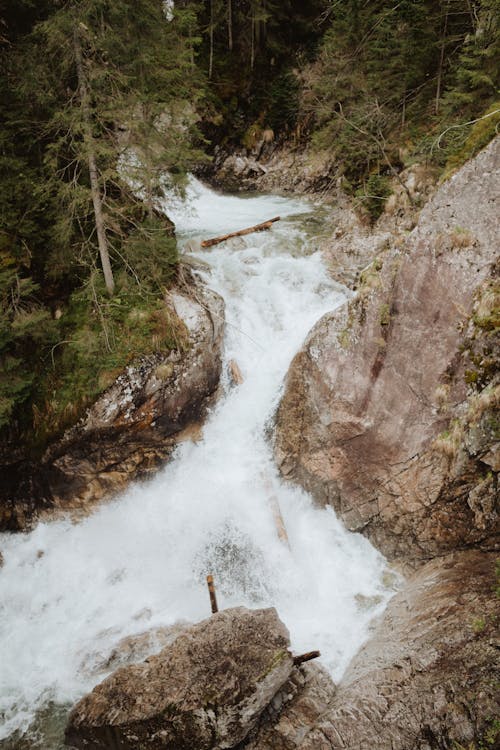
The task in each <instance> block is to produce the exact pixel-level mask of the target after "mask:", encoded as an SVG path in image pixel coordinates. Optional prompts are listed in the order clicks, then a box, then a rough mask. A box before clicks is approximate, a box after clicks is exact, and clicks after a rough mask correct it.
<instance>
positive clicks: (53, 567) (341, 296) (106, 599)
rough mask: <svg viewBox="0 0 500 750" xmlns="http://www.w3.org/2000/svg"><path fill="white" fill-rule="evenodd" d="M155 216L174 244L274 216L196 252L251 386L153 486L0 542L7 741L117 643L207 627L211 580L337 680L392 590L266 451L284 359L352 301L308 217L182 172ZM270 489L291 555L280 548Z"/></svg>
mask: <svg viewBox="0 0 500 750" xmlns="http://www.w3.org/2000/svg"><path fill="white" fill-rule="evenodd" d="M165 210H166V211H167V213H168V215H169V216H170V217H171V218H172V219H173V220H174V221H175V223H176V225H177V230H178V235H179V237H180V241H181V243H182V242H186V241H187V240H189V239H190V238H192V237H194V236H195V235H196V236H198V237H209V236H213V235H216V234H220V233H224V232H226V231H231V230H233V229H239V228H242V227H245V226H249V225H252V224H256V223H258V222H259V221H263V220H265V219H268V218H270V217H271V216H274V215H276V214H281V216H282V217H283V218H282V221H280V222H278V223H276V224H275V225H274V226H273V229H272V230H271V231H269V232H265V233H260V234H254V235H249V236H247V237H245V238H244V239H237V240H233V241H231V242H228V243H224V244H221V245H219V246H216V247H214V248H212V249H211V250H209V251H199V253H198V255H199V257H200V258H202V259H204V260H205V261H206V262H207V263H208V268H207V269H206V270H204V271H203V272H200V273H202V275H203V277H204V280H205V281H206V283H207V284H208V285H209V286H211V287H212V288H213V289H214V290H215V291H217V292H218V293H219V294H221V295H222V296H223V297H224V299H225V301H226V314H227V337H226V344H225V358H226V360H227V361H229V360H231V359H235V360H236V361H237V363H238V365H239V367H240V369H241V371H242V373H243V376H244V382H243V384H242V385H239V386H236V387H235V386H232V385H231V384H230V382H229V378H228V377H227V375H224V377H223V383H222V395H221V397H220V398H219V400H218V402H217V403H216V405H215V406H214V407H213V408H212V411H211V413H210V415H209V418H208V420H207V422H206V425H205V427H204V429H203V438H202V439H201V440H200V441H199V442H197V443H194V442H187V443H183V444H181V445H179V447H178V448H177V450H176V454H175V457H174V459H173V461H171V462H170V463H169V464H168V465H167V466H166V467H165V468H164V469H163V470H162V471H160V472H159V473H158V474H157V475H156V476H155V477H154V479H152V480H150V481H148V482H144V483H136V484H134V485H133V486H131V487H130V489H129V490H128V491H127V492H125V493H124V494H123V495H121V496H120V497H118V498H116V499H115V500H113V501H112V502H109V503H106V504H103V505H101V506H100V507H98V508H97V509H95V510H94V511H93V512H92V513H91V515H89V516H88V517H87V518H85V519H83V520H79V522H78V523H76V522H72V521H71V520H70V519H66V520H57V521H53V522H50V523H49V522H44V523H40V524H38V525H37V527H36V528H35V529H34V530H33V531H32V532H31V533H29V534H23V535H7V534H4V535H0V550H1V551H2V553H3V555H4V560H5V563H4V567H3V568H2V569H0V602H1V604H0V739H2V738H5V737H8V736H9V735H10V734H11V733H13V732H14V731H16V730H18V731H24V730H26V729H27V728H28V727H29V726H30V724H31V723H32V722H33V720H34V718H35V715H36V714H37V712H40V711H42V710H43V709H44V708H45V707H47V706H48V705H49V704H50V705H54V704H55V705H59V704H61V705H64V706H66V705H68V704H70V703H72V702H74V701H75V700H77V699H78V698H79V697H80V696H82V695H83V694H84V693H85V692H87V691H88V690H90V689H91V688H92V687H93V685H94V684H96V682H98V681H100V680H101V679H102V677H103V675H102V674H99V675H96V674H95V673H94V672H93V670H92V665H93V664H94V663H96V662H97V661H98V660H99V659H100V658H102V657H103V656H105V655H106V654H107V653H109V652H110V650H111V649H112V648H113V646H114V645H116V643H117V642H118V641H119V640H120V638H122V637H124V636H126V635H130V634H133V633H139V632H142V631H144V630H146V629H148V628H151V627H155V626H159V625H169V624H173V623H175V622H177V621H179V620H181V621H182V620H188V621H199V620H201V619H203V618H205V617H207V616H208V615H209V614H210V606H209V599H208V594H207V591H206V584H205V576H206V575H207V573H212V574H213V575H214V577H215V583H216V586H217V595H218V600H219V607H220V608H226V607H231V606H235V605H246V606H250V607H263V606H275V607H276V608H277V610H278V613H279V615H280V617H281V619H282V620H283V621H284V622H285V623H286V625H287V626H288V628H289V630H290V634H291V639H292V645H293V648H294V649H295V650H296V651H298V652H301V651H308V650H311V649H320V650H321V652H322V661H323V664H324V665H325V666H326V667H327V668H328V669H329V670H330V672H331V673H332V675H333V677H334V678H335V679H338V678H339V677H340V676H341V675H342V672H343V671H344V669H345V667H346V665H347V663H348V662H349V660H350V659H351V657H352V656H353V654H354V653H355V652H356V650H357V649H358V648H359V646H360V645H361V643H362V642H363V641H364V640H365V639H366V637H367V634H368V632H369V627H370V622H371V621H372V619H373V617H374V616H375V615H377V614H379V613H380V612H381V611H382V609H383V608H384V606H385V604H386V602H387V600H388V598H389V596H390V595H391V594H392V591H391V590H390V589H389V588H388V587H387V586H386V585H385V580H386V579H385V575H384V572H385V561H384V559H383V558H382V557H381V556H380V555H379V554H378V553H377V552H376V551H375V549H374V548H373V547H372V546H371V545H370V544H369V542H368V541H367V540H366V539H364V538H363V537H361V536H359V535H356V534H352V533H349V532H347V531H346V530H345V529H344V528H343V526H342V525H341V523H340V522H339V521H338V520H337V518H336V516H335V513H334V512H333V510H332V509H331V508H323V509H321V508H317V507H315V506H314V505H313V503H312V500H311V498H310V497H309V496H308V495H307V494H306V493H304V492H303V491H302V490H300V489H299V488H297V487H294V486H291V485H289V484H285V483H283V482H282V481H281V480H280V478H279V477H278V475H277V472H276V469H275V467H274V464H273V459H272V447H271V445H270V441H269V433H270V431H271V428H272V420H273V414H274V412H275V409H276V406H277V404H278V401H279V397H280V392H281V389H282V385H283V380H284V377H285V375H286V371H287V368H288V365H289V363H290V360H291V358H292V357H293V355H294V354H295V352H296V351H297V350H298V349H299V347H300V345H301V342H302V341H303V339H304V337H305V336H306V334H307V332H308V330H309V329H310V328H311V326H312V325H313V324H314V323H315V322H316V321H317V320H318V319H319V318H320V317H321V316H322V315H323V314H324V313H326V312H327V311H329V310H332V309H333V308H335V307H336V306H338V305H340V304H342V303H343V302H344V301H345V299H346V290H345V289H344V288H342V287H340V286H339V285H338V284H336V283H335V282H334V281H332V280H331V278H329V276H328V273H327V271H326V269H325V267H324V265H323V263H322V258H321V256H320V254H319V253H318V252H316V251H315V248H314V235H313V234H312V233H311V230H310V221H309V220H310V218H311V217H312V216H314V215H315V212H316V211H317V209H316V208H315V207H314V206H313V205H312V204H309V203H307V202H305V201H300V200H290V199H285V198H279V197H276V196H259V197H247V198H244V197H231V196H224V195H219V194H217V193H215V192H213V191H212V190H209V189H208V188H206V187H205V186H203V185H201V183H199V182H197V181H196V180H194V179H192V180H191V182H190V185H189V186H188V189H187V195H186V198H185V199H184V200H183V201H181V200H179V199H177V200H174V199H169V201H168V202H166V204H165ZM270 495H274V496H275V497H276V498H277V499H278V502H279V505H280V508H281V513H282V515H283V518H284V523H285V525H286V529H287V533H288V537H289V540H290V548H288V547H287V546H286V545H285V544H283V542H282V541H280V539H279V538H278V535H277V531H276V526H275V522H274V519H273V511H272V507H271V503H270ZM32 746H33V747H38V746H40V747H43V748H45V749H46V748H47V747H48V743H47V742H46V741H45V744H44V743H43V741H42V744H41V745H36V744H33V745H32Z"/></svg>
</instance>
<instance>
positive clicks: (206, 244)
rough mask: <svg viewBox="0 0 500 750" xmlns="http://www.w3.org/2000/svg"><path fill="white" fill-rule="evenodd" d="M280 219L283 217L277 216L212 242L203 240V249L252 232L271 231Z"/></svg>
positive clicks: (213, 239) (214, 238) (215, 238)
mask: <svg viewBox="0 0 500 750" xmlns="http://www.w3.org/2000/svg"><path fill="white" fill-rule="evenodd" d="M280 219H281V216H275V217H274V218H273V219H268V220H267V221H263V222H262V224H255V226H253V227H248V228H247V229H240V230H239V231H238V232H230V234H224V235H222V236H221V237H213V238H212V239H210V240H203V242H202V243H201V247H213V246H214V245H218V244H219V243H220V242H225V241H226V240H230V239H231V238H232V237H243V235H245V234H252V232H263V231H265V230H266V229H270V228H271V227H272V225H273V224H274V222H275V221H279V220H280Z"/></svg>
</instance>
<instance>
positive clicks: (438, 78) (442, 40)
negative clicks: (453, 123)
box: [434, 0, 450, 115]
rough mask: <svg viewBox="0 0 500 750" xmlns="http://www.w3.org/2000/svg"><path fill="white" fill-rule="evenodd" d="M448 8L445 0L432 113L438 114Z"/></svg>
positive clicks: (447, 2) (448, 5)
mask: <svg viewBox="0 0 500 750" xmlns="http://www.w3.org/2000/svg"><path fill="white" fill-rule="evenodd" d="M449 10H450V3H449V0H446V2H445V12H444V24H443V32H442V34H441V40H440V50H439V65H438V72H437V85H436V100H435V103H434V113H435V114H436V115H438V114H439V100H440V99H441V87H442V82H443V67H444V52H445V46H446V32H447V30H448V14H449Z"/></svg>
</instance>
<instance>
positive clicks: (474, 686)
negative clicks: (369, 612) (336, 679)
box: [258, 551, 500, 750]
mask: <svg viewBox="0 0 500 750" xmlns="http://www.w3.org/2000/svg"><path fill="white" fill-rule="evenodd" d="M494 570H495V558H494V555H491V554H490V555H488V554H484V553H481V552H476V551H471V552H463V553H458V554H453V555H450V556H448V557H445V558H444V559H436V560H433V561H432V562H430V563H428V564H427V565H425V566H424V567H423V568H421V569H420V570H419V571H418V573H416V574H415V575H414V576H413V577H412V578H411V579H410V580H409V581H408V583H407V586H406V587H405V589H404V591H402V592H401V593H399V594H397V595H396V596H395V597H394V599H392V601H391V602H390V603H389V606H388V609H387V611H386V614H385V616H384V618H383V620H382V622H381V624H380V625H379V627H378V628H377V630H376V631H375V633H374V635H373V637H372V638H371V639H370V641H369V642H368V643H367V644H366V645H365V647H364V648H363V649H362V650H361V651H360V652H359V653H358V655H357V656H356V657H355V659H354V660H353V662H352V663H351V665H350V667H349V668H348V671H347V673H346V675H345V676H344V678H343V680H342V682H341V684H340V685H339V688H338V691H337V693H336V695H335V697H334V698H333V700H332V701H331V703H330V705H329V706H328V708H327V709H326V710H325V712H323V714H322V716H321V718H320V719H319V721H317V722H316V723H315V724H314V725H313V726H311V725H309V727H308V730H307V732H306V733H305V736H304V738H303V740H302V741H299V742H295V743H294V744H293V743H290V744H286V745H285V744H283V745H279V744H278V745H275V744H272V743H270V744H266V742H264V743H262V744H259V745H258V747H259V750H267V749H269V750H271V748H272V750H276V749H277V748H286V750H291V749H292V748H300V750H341V749H342V750H344V748H349V750H387V748H391V747H393V748H398V750H414V748H420V750H431V748H432V749H433V750H434V749H437V748H451V747H457V748H458V747H472V746H474V747H480V746H482V743H483V741H484V742H486V738H489V740H488V745H486V744H485V745H484V746H490V747H497V746H498V745H497V743H498V741H499V740H500V732H499V730H498V726H496V725H495V719H496V717H498V716H499V715H500V705H499V702H498V690H497V677H495V675H498V667H499V659H498V653H499V651H498V649H499V646H500V640H499V634H498V621H497V613H498V600H497V599H495V597H494V596H492V587H493V586H494V585H495V573H494ZM292 707H293V703H292V704H290V708H288V709H286V711H290V710H291V709H292ZM286 711H285V714H286ZM281 720H282V721H283V720H284V716H282V719H281Z"/></svg>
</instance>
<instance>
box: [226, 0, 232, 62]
mask: <svg viewBox="0 0 500 750" xmlns="http://www.w3.org/2000/svg"><path fill="white" fill-rule="evenodd" d="M231 3H232V0H227V46H228V48H229V51H230V52H232V49H233V8H232V4H231Z"/></svg>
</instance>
